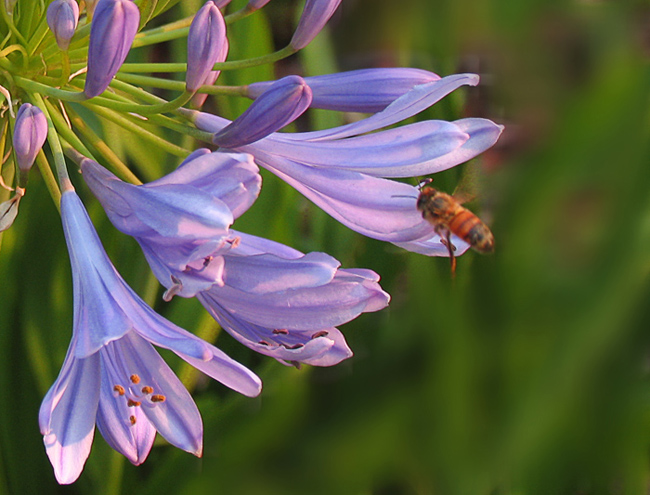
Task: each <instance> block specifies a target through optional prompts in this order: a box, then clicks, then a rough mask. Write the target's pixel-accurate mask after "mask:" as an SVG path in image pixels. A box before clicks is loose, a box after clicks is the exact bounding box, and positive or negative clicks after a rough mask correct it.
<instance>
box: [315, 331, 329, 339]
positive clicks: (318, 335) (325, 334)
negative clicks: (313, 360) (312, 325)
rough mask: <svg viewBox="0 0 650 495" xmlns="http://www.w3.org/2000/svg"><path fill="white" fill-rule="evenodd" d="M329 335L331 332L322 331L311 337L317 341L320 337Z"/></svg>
mask: <svg viewBox="0 0 650 495" xmlns="http://www.w3.org/2000/svg"><path fill="white" fill-rule="evenodd" d="M327 335H329V332H328V331H327V330H321V331H320V332H316V333H315V334H314V335H312V336H311V338H312V339H316V338H318V337H327Z"/></svg>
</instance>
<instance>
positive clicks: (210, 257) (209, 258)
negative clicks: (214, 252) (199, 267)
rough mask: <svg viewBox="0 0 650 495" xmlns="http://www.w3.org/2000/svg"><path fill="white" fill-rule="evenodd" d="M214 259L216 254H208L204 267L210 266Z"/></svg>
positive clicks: (204, 260)
mask: <svg viewBox="0 0 650 495" xmlns="http://www.w3.org/2000/svg"><path fill="white" fill-rule="evenodd" d="M213 259H214V256H206V257H205V258H204V259H203V268H205V267H206V266H208V265H209V264H210V262H211V261H212V260H213Z"/></svg>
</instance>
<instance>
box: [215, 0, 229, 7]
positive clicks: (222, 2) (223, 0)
mask: <svg viewBox="0 0 650 495" xmlns="http://www.w3.org/2000/svg"><path fill="white" fill-rule="evenodd" d="M230 1H231V0H214V4H215V5H216V6H217V7H219V8H221V7H225V6H226V5H228V4H229V3H230Z"/></svg>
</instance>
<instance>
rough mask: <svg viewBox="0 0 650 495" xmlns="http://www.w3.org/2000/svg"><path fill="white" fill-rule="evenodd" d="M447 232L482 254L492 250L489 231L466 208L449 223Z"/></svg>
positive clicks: (492, 237)
mask: <svg viewBox="0 0 650 495" xmlns="http://www.w3.org/2000/svg"><path fill="white" fill-rule="evenodd" d="M449 230H451V231H452V232H453V233H454V234H456V235H457V236H458V237H460V238H461V239H463V240H464V241H465V242H467V243H468V244H470V245H471V246H472V247H473V248H474V249H476V250H477V251H480V252H482V253H489V252H491V251H493V250H494V236H493V235H492V232H490V229H488V227H487V226H486V225H485V224H484V223H483V222H482V221H481V220H480V219H479V218H478V217H477V216H476V215H474V213H472V212H471V211H469V210H468V209H466V208H463V211H461V212H459V213H458V214H456V216H454V218H453V219H452V220H451V221H450V222H449Z"/></svg>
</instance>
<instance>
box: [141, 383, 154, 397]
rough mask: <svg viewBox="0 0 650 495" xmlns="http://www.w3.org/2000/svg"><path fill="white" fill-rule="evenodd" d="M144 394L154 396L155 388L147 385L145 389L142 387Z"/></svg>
mask: <svg viewBox="0 0 650 495" xmlns="http://www.w3.org/2000/svg"><path fill="white" fill-rule="evenodd" d="M142 393H143V394H145V395H148V394H153V387H150V386H149V385H145V386H144V387H142Z"/></svg>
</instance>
